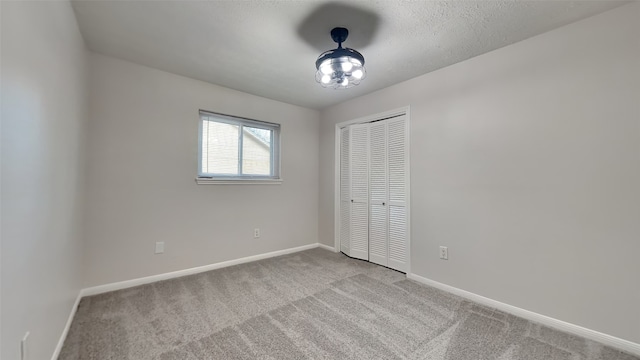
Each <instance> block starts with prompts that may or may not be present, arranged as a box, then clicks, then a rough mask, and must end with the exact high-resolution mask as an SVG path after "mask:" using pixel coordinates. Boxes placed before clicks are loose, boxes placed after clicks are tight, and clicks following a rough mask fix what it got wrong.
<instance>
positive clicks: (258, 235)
mask: <svg viewBox="0 0 640 360" xmlns="http://www.w3.org/2000/svg"><path fill="white" fill-rule="evenodd" d="M259 237H260V229H259V228H255V229H253V238H254V239H257V238H259Z"/></svg>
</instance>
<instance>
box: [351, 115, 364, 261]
mask: <svg viewBox="0 0 640 360" xmlns="http://www.w3.org/2000/svg"><path fill="white" fill-rule="evenodd" d="M349 134H350V138H349V146H350V149H349V159H350V162H349V170H350V182H351V186H350V193H351V214H350V217H351V224H350V230H351V231H350V239H349V240H350V244H351V249H350V254H349V256H351V257H354V258H357V259H363V260H369V153H368V147H369V126H368V124H363V125H353V126H351V129H350V133H349Z"/></svg>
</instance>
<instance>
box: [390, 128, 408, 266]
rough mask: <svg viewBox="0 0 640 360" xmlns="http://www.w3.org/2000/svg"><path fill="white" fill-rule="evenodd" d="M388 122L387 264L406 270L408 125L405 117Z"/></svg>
mask: <svg viewBox="0 0 640 360" xmlns="http://www.w3.org/2000/svg"><path fill="white" fill-rule="evenodd" d="M386 122H387V127H388V128H387V129H388V135H387V159H388V163H389V166H388V172H389V204H388V205H389V206H388V207H389V209H388V211H389V263H388V265H387V266H389V267H390V268H392V269H396V270H399V271H403V272H406V271H407V270H408V264H409V262H408V255H409V248H408V245H409V243H408V236H409V229H408V208H407V190H408V189H407V183H408V177H407V166H408V156H407V154H408V153H407V151H408V148H407V140H408V134H407V127H406V123H405V122H406V116H399V117H397V118H393V119H390V120H386Z"/></svg>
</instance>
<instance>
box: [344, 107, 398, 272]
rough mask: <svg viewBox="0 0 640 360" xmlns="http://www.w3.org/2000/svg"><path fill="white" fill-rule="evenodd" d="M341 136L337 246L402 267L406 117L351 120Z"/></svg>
mask: <svg viewBox="0 0 640 360" xmlns="http://www.w3.org/2000/svg"><path fill="white" fill-rule="evenodd" d="M340 136H341V138H340V235H339V236H340V250H341V251H342V252H344V253H345V254H347V255H349V256H351V257H354V258H358V259H364V260H369V261H371V262H373V263H376V264H380V265H384V266H387V267H390V268H392V269H396V270H399V271H404V272H406V271H408V256H409V248H408V247H409V243H408V235H409V231H408V207H407V197H408V194H407V192H408V188H407V182H408V176H407V166H408V154H407V151H408V148H407V140H408V139H407V136H408V134H407V127H406V117H405V116H404V115H403V116H398V117H394V118H391V119H387V120H381V121H376V122H372V123H366V124H358V125H351V126H348V127H345V128H343V129H341V132H340Z"/></svg>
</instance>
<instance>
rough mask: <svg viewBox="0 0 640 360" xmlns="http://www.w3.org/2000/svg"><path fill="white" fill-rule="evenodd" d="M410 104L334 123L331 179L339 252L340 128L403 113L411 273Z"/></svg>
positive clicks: (335, 243)
mask: <svg viewBox="0 0 640 360" xmlns="http://www.w3.org/2000/svg"><path fill="white" fill-rule="evenodd" d="M410 112H411V106H409V105H408V106H404V107H401V108H397V109H393V110H389V111H384V112H381V113H377V114H372V115H367V116H363V117H359V118H357V119H353V120H348V121H343V122H340V123H337V124H336V125H335V130H334V146H335V149H334V155H335V156H334V159H333V165H334V172H333V174H334V179H333V193H334V194H333V224H334V226H333V239H334V240H333V241H334V242H333V248H334V250H335V251H336V252H340V129H341V128H344V127H346V126H348V125H353V124H363V123H370V122H373V121H378V120H384V119H387V118H391V117H396V116H401V115H404V116H406V117H407V119H406V121H405V126H406V130H405V131H406V133H407V144H406V145H407V154H406V164H407V169H406V175H405V176H406V179H405V181H406V184H407V252H408V253H407V274H410V273H411V114H410Z"/></svg>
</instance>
